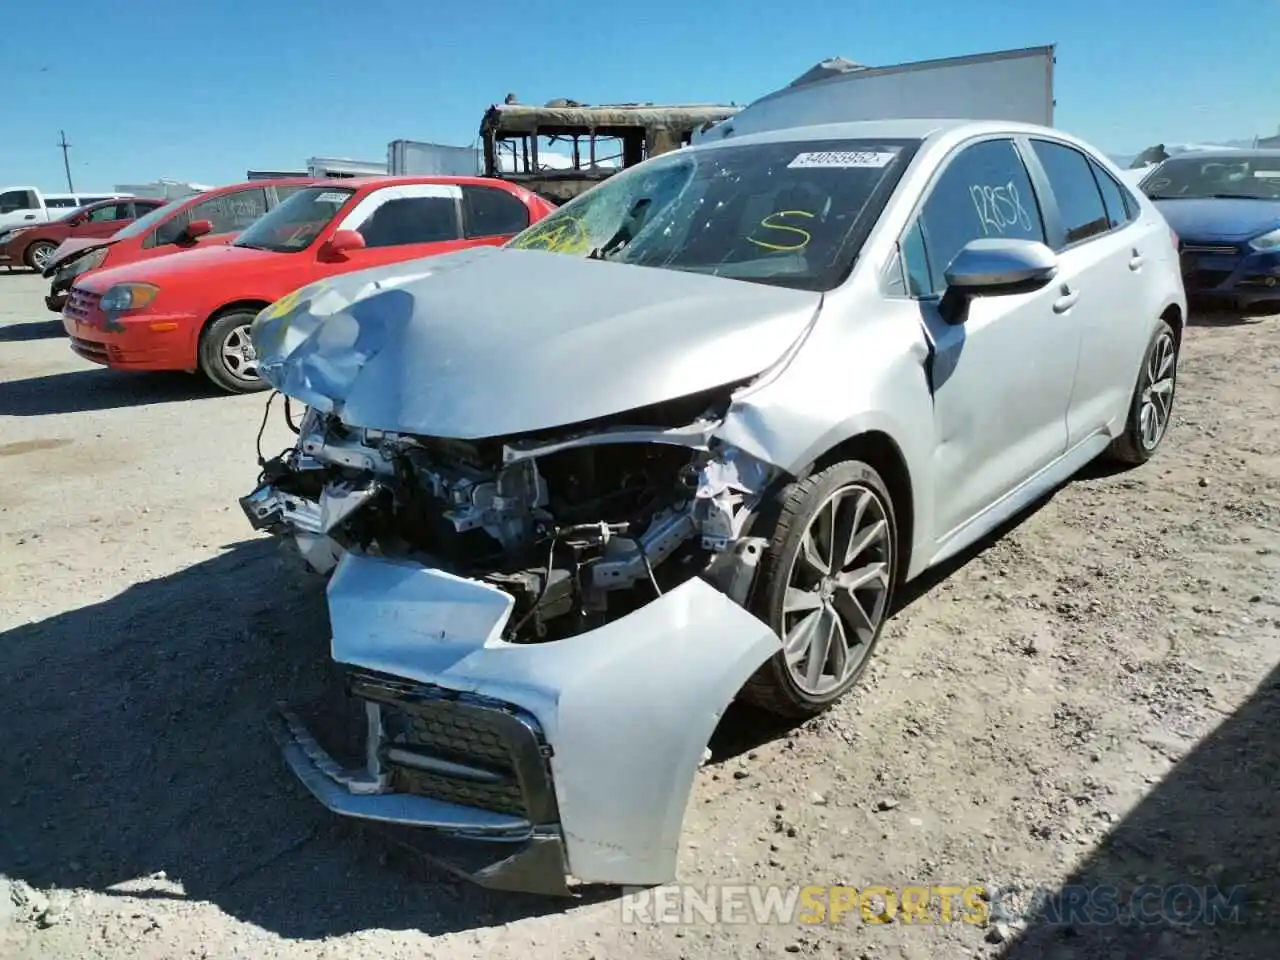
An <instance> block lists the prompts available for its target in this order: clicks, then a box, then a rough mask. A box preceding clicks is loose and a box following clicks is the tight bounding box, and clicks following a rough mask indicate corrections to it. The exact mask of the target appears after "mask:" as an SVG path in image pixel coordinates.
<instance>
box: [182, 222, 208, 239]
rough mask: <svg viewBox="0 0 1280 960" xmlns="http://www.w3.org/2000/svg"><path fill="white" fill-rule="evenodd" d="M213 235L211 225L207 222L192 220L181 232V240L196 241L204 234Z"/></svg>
mask: <svg viewBox="0 0 1280 960" xmlns="http://www.w3.org/2000/svg"><path fill="white" fill-rule="evenodd" d="M210 233H213V224H212V223H210V222H209V221H208V220H192V221H191V222H190V223H188V224H187V225H186V227H185V228H184V229H183V231H182V239H183V240H187V241H190V240H198V239H199V238H200V237H203V236H205V235H206V234H210Z"/></svg>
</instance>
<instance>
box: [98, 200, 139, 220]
mask: <svg viewBox="0 0 1280 960" xmlns="http://www.w3.org/2000/svg"><path fill="white" fill-rule="evenodd" d="M131 206H132V204H128V203H108V204H106V205H105V206H101V207H98V209H96V210H90V211H89V217H88V219H89V222H90V223H108V222H110V221H112V220H128V219H129V208H130V207H131Z"/></svg>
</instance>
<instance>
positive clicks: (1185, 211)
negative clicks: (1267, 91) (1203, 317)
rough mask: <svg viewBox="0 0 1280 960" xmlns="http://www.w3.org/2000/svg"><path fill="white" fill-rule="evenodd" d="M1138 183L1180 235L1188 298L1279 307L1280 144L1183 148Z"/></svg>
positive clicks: (1260, 308)
mask: <svg viewBox="0 0 1280 960" xmlns="http://www.w3.org/2000/svg"><path fill="white" fill-rule="evenodd" d="M1141 189H1142V191H1143V192H1144V193H1146V195H1147V196H1149V197H1150V198H1151V199H1152V200H1153V201H1155V204H1156V206H1157V207H1159V208H1160V212H1161V213H1162V214H1164V218H1165V219H1166V220H1167V221H1168V222H1169V226H1170V227H1172V228H1173V232H1174V233H1176V234H1177V235H1178V236H1179V238H1181V241H1182V242H1181V246H1180V250H1181V256H1182V275H1183V283H1184V284H1185V286H1186V290H1187V296H1188V297H1190V298H1194V299H1199V300H1202V301H1209V302H1212V303H1215V304H1217V305H1219V306H1222V307H1235V308H1237V309H1240V310H1244V311H1249V312H1261V313H1273V312H1280V150H1222V151H1212V152H1211V151H1196V152H1194V153H1181V154H1178V155H1176V156H1173V157H1170V158H1169V159H1167V160H1165V161H1164V162H1163V163H1161V164H1160V165H1159V166H1157V167H1154V168H1152V170H1151V172H1150V173H1149V174H1147V176H1146V177H1144V178H1143V180H1142V182H1141Z"/></svg>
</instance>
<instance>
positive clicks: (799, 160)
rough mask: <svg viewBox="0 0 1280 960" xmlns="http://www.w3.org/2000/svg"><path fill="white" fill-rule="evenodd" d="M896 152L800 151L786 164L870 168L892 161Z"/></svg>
mask: <svg viewBox="0 0 1280 960" xmlns="http://www.w3.org/2000/svg"><path fill="white" fill-rule="evenodd" d="M896 156H897V154H896V153H882V152H875V151H866V150H830V151H826V152H823V153H801V154H797V155H796V157H795V159H794V160H792V161H791V162H790V163H788V164H787V166H788V167H838V168H844V169H849V168H853V167H861V168H864V169H865V168H868V167H869V168H872V169H876V168H879V167H887V166H888V165H889V164H890V163H892V162H893V158H894V157H896Z"/></svg>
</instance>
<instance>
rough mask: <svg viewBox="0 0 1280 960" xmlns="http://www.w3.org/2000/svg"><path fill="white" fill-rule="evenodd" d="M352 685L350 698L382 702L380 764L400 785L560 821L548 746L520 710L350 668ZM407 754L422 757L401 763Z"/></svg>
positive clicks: (546, 820) (533, 820)
mask: <svg viewBox="0 0 1280 960" xmlns="http://www.w3.org/2000/svg"><path fill="white" fill-rule="evenodd" d="M350 686H351V692H352V694H353V695H354V696H356V697H359V698H361V699H364V700H372V701H375V702H377V703H379V704H381V705H382V708H383V711H382V716H383V728H384V732H385V739H384V742H383V748H382V751H381V753H382V762H383V764H384V766H385V767H386V769H387V771H388V772H389V773H390V774H391V780H392V784H393V786H394V787H395V788H396V789H397V790H401V791H404V792H405V793H412V794H416V795H418V796H424V797H432V798H433V799H436V800H443V801H446V802H448V803H457V804H461V805H463V806H469V807H477V808H480V809H483V810H491V811H494V812H498V813H506V814H511V815H513V816H519V817H523V818H524V819H526V820H529V821H530V822H531V823H534V824H540V823H554V822H555V821H556V820H557V819H558V814H557V812H556V803H555V792H554V790H553V788H552V785H551V774H550V769H549V767H548V764H547V758H548V757H549V756H550V748H549V747H548V746H547V744H546V742H545V740H544V738H543V736H542V733H541V730H540V728H539V727H538V724H537V721H536V720H535V719H534V718H533V717H532V716H530V715H529V714H528V713H526V712H525V711H523V710H521V709H520V708H518V707H515V706H513V705H511V704H505V703H500V702H498V701H495V700H490V699H487V698H480V697H473V696H469V695H464V694H458V693H456V692H454V691H447V690H444V689H442V688H439V687H433V686H429V685H425V684H415V683H409V682H407V681H403V680H399V679H397V678H393V677H385V676H382V675H378V674H370V673H364V672H360V673H355V674H353V675H352V676H351V680H350ZM397 748H399V750H398V749H397ZM401 750H402V751H403V753H402V752H399V751H401ZM405 753H408V754H413V755H416V756H419V757H421V758H423V760H424V761H425V762H423V763H422V766H414V765H412V764H410V763H406V762H403V757H404V754H405ZM422 767H427V768H428V769H423V768H422Z"/></svg>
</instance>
